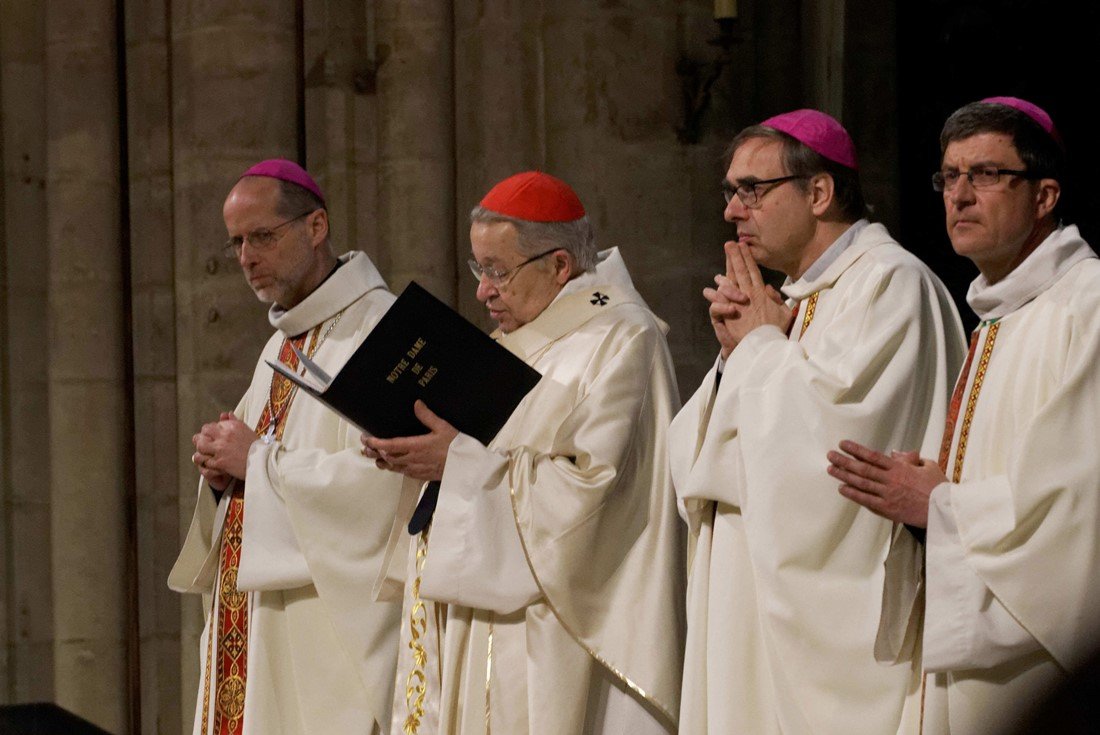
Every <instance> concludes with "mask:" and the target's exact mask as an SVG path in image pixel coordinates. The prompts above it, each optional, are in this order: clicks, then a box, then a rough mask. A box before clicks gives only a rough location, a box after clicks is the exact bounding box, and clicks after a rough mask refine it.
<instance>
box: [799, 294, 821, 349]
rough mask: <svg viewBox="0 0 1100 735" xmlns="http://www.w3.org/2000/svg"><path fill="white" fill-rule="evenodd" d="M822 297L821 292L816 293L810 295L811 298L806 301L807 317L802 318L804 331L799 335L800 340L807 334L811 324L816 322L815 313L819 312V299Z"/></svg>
mask: <svg viewBox="0 0 1100 735" xmlns="http://www.w3.org/2000/svg"><path fill="white" fill-rule="evenodd" d="M820 295H821V292H820V291H814V292H813V293H812V294H810V298H809V299H807V300H806V315H805V316H804V317H802V329H801V330H800V331H799V333H798V338H799V339H802V335H804V334H806V329H807V328H808V327H809V326H810V322H812V321H813V320H814V312H815V311H816V310H817V297H818V296H820Z"/></svg>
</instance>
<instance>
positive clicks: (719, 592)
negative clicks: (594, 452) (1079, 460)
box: [670, 224, 964, 735]
mask: <svg viewBox="0 0 1100 735" xmlns="http://www.w3.org/2000/svg"><path fill="white" fill-rule="evenodd" d="M815 271H820V272H817V273H816V275H812V276H811V277H810V278H809V279H805V278H804V279H801V280H799V281H796V282H794V283H788V284H787V285H785V286H784V287H783V291H784V293H785V294H786V295H787V296H788V297H790V298H792V299H794V300H795V301H797V302H798V310H797V313H796V318H795V322H794V328H793V329H792V330H791V334H790V335H789V336H787V335H784V334H783V332H781V331H780V330H779V329H776V328H775V327H771V326H766V327H760V328H758V329H755V330H753V331H752V332H750V333H749V334H748V335H747V336H746V337H745V338H744V339H743V340H742V341H741V343H740V344H738V346H737V347H736V348H735V349H734V350H733V351H732V353H731V354H730V357H729V359H728V360H727V361H726V364H725V366H724V370H723V373H722V375H721V377H720V379H719V378H718V376H717V375H716V370H712V371H711V373H710V374H709V375H708V376H707V377H706V378H705V379H704V381H703V384H702V385H701V386H700V388H699V390H698V391H697V392H696V393H695V395H694V396H693V397H692V398H691V400H690V401H689V402H688V403H687V405H685V407H684V409H683V410H682V411H681V412H680V414H679V415H678V416H677V417H676V420H675V421H674V422H673V425H672V428H671V431H670V434H671V437H672V443H671V453H670V459H671V463H672V474H673V481H674V484H675V486H676V493H677V496H678V498H679V502H680V507H681V512H682V514H683V515H684V518H685V519H686V521H687V523H688V527H689V530H690V533H691V540H692V542H693V554H692V559H691V563H690V573H689V579H688V598H687V599H688V602H687V607H688V640H687V651H686V654H685V667H684V687H683V696H682V699H681V719H680V723H681V724H680V731H681V732H683V733H692V734H693V735H694V734H696V733H752V734H753V735H767V734H768V733H785V734H786V735H797V734H801V733H837V734H841V733H843V734H844V735H851V734H852V733H866V734H867V735H885V734H887V733H895V732H897V731H898V730H899V728H900V727H901V725H902V722H903V719H905V718H908V717H912V718H914V719H915V718H916V716H917V714H918V712H917V710H918V709H919V703H918V702H917V696H918V695H919V670H918V669H916V668H915V666H914V664H913V662H912V661H910V660H901V661H900V662H899V663H898V665H894V666H890V667H887V666H883V665H881V664H879V663H878V662H877V661H876V657H875V640H876V632H877V629H878V627H879V620H880V611H881V610H882V606H883V600H884V595H885V591H884V583H885V576H886V575H885V571H884V565H885V564H886V563H887V561H888V555H889V557H890V559H891V563H905V562H909V563H912V560H914V559H917V560H918V561H919V546H918V545H917V543H916V541H915V539H914V538H913V537H912V536H911V534H910V533H909V531H908V530H906V529H904V528H902V527H895V526H894V525H893V524H891V523H890V522H889V521H886V520H884V519H882V518H881V517H879V516H876V515H874V514H873V513H871V512H870V511H868V510H865V509H863V508H861V507H860V506H858V505H856V504H855V503H852V502H850V501H848V500H846V499H844V498H843V497H841V496H840V495H839V494H838V492H837V486H838V483H837V482H836V481H835V480H833V479H832V478H831V477H829V475H828V474H827V473H826V467H827V465H828V460H827V459H826V456H825V455H826V452H828V451H829V450H830V449H834V448H835V447H836V446H837V444H838V443H839V442H840V441H841V440H842V439H852V440H855V441H858V442H861V443H863V444H866V445H868V446H871V447H879V448H882V449H884V450H899V451H901V450H917V451H921V452H922V453H927V452H930V451H935V449H936V448H937V447H938V446H939V440H940V436H941V433H942V427H943V420H944V414H945V409H946V405H947V401H948V398H949V394H950V391H951V381H952V380H953V378H954V376H955V373H956V372H957V371H958V369H959V366H960V364H961V361H962V356H963V348H964V341H963V338H962V330H961V325H960V323H959V319H958V315H957V313H956V311H955V308H954V305H953V304H952V302H951V298H950V296H949V295H948V293H947V291H946V289H945V288H944V287H943V285H942V284H941V283H940V282H939V280H938V279H936V277H935V276H934V275H932V273H931V272H930V271H929V270H928V269H927V268H926V267H925V266H924V265H923V264H922V263H920V261H918V260H917V259H916V258H914V257H913V256H912V255H911V254H909V253H907V252H906V251H905V250H903V249H902V248H901V247H900V246H898V245H897V243H895V242H894V241H893V240H892V239H891V238H890V236H889V234H888V233H887V232H886V230H885V228H883V227H882V226H881V225H877V224H869V225H866V226H864V227H862V229H859V230H858V232H856V234H855V236H854V238H853V239H852V241H851V243H850V244H849V245H848V246H847V247H846V248H844V249H843V250H842V251H841V252H840V253H839V254H836V255H835V258H834V259H833V260H832V261H831V262H830V263H828V265H827V266H826V267H824V268H818V269H812V270H811V273H812V274H813V273H815ZM903 592H906V593H907V594H908V599H906V600H903V601H902V603H901V604H903V605H905V606H907V607H908V608H911V607H912V606H914V605H915V604H917V600H916V597H915V591H914V590H912V589H909V590H904V591H903ZM885 596H886V597H889V598H891V599H892V598H896V597H897V596H898V595H896V594H892V595H885ZM911 657H912V651H911V650H906V651H904V652H901V651H899V652H898V655H897V658H898V659H907V658H911Z"/></svg>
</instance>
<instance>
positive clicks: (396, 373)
mask: <svg viewBox="0 0 1100 735" xmlns="http://www.w3.org/2000/svg"><path fill="white" fill-rule="evenodd" d="M408 366H409V361H408V360H406V359H405V358H404V357H402V358H401V362H399V363H397V364H396V365H394V366H393V370H391V371H390V374H389V375H388V376H386V382H387V383H396V382H397V379H398V378H400V377H401V373H403V372H405V368H407V367H408Z"/></svg>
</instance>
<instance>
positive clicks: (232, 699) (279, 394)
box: [203, 325, 321, 735]
mask: <svg viewBox="0 0 1100 735" xmlns="http://www.w3.org/2000/svg"><path fill="white" fill-rule="evenodd" d="M320 331H321V330H320V325H318V326H317V327H316V328H314V329H313V330H311V332H312V338H311V339H310V342H309V350H308V353H309V354H310V355H312V354H313V353H314V352H315V351H316V348H317V344H318V342H317V340H318V336H319V334H320ZM307 336H309V333H307V334H302V335H300V336H298V337H295V338H293V339H290V338H288V339H285V340H283V345H282V348H281V349H280V351H279V359H280V360H282V361H283V362H284V363H286V364H288V365H290V366H291V367H296V366H297V364H298V360H297V357H296V356H295V355H294V351H293V350H292V349H291V347H290V345H291V343H292V342H293V343H294V346H295V347H297V348H298V349H299V350H301V349H303V348H304V347H305V346H306V338H307ZM292 387H293V386H292V384H291V382H290V381H289V380H287V379H286V378H284V377H283V376H282V375H280V374H278V373H274V374H273V375H272V376H271V388H270V390H269V394H268V401H267V405H266V406H264V409H263V411H262V412H261V414H260V418H259V421H257V422H256V427H255V431H256V434H257V435H263V434H264V432H265V431H266V430H269V429H274V431H273V432H270V433H271V435H272V436H273V437H274V438H275V439H276V440H281V439H282V437H283V429H284V428H285V426H286V422H285V420H280V419H284V418H285V417H286V415H287V412H288V411H289V410H290V404H291V403H292V402H293V400H294V396H295V393H296V391H294V390H292ZM243 533H244V486H243V484H236V485H235V486H234V487H233V489H232V490H231V491H230V496H229V507H228V509H227V511H226V515H225V521H224V526H223V530H222V539H221V563H220V564H219V570H218V577H217V584H216V585H215V595H214V605H215V608H214V613H216V614H212V615H211V624H210V636H211V649H213V640H212V639H213V638H214V637H215V636H216V637H217V640H218V642H217V651H216V653H214V651H213V650H210V651H209V652H208V658H207V670H206V681H205V682H204V684H203V735H205V733H206V725H207V718H208V716H209V712H210V698H209V689H210V679H211V678H212V677H211V674H214V677H213V678H214V682H215V683H214V702H213V705H214V723H213V731H214V734H215V735H241V733H242V732H243V729H244V699H245V682H246V681H247V674H248V631H249V610H248V603H249V595H248V593H247V592H240V591H239V590H238V589H237V572H238V570H239V568H240V561H241V546H242V540H243ZM210 654H214V655H213V656H210ZM211 659H214V660H213V661H212V660H211Z"/></svg>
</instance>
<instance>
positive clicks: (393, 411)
mask: <svg viewBox="0 0 1100 735" xmlns="http://www.w3.org/2000/svg"><path fill="white" fill-rule="evenodd" d="M298 359H299V361H300V365H301V366H302V367H303V368H304V371H303V375H298V374H297V373H296V372H295V371H294V370H292V369H290V367H288V366H287V365H284V364H282V363H275V362H272V361H270V360H268V361H267V364H268V365H270V366H271V367H272V368H273V369H274V370H277V371H278V372H280V373H282V374H283V375H285V376H286V377H287V378H289V379H290V380H292V381H294V382H295V383H297V384H298V386H299V387H300V388H301V390H303V391H305V392H307V393H309V394H310V395H312V396H314V397H315V398H317V399H318V400H319V401H321V402H322V403H324V404H325V405H327V406H328V407H329V408H331V409H332V410H333V411H336V413H338V414H340V415H341V416H343V417H344V418H346V419H347V420H348V421H350V422H351V423H353V424H355V425H356V426H357V427H359V428H360V429H362V430H363V431H365V432H367V433H369V434H373V435H374V436H377V437H382V438H390V437H395V436H413V435H417V434H425V433H427V428H426V427H424V425H423V424H421V423H420V421H418V420H417V418H416V415H415V414H414V413H413V403H415V402H416V400H417V399H418V398H419V399H421V400H423V401H424V403H425V404H427V406H428V408H430V409H431V410H432V411H434V412H435V413H436V414H437V415H438V416H440V417H441V418H443V419H445V420H446V421H447V422H448V423H450V424H451V425H452V426H454V427H455V428H457V429H458V430H459V431H461V432H462V433H464V434H468V435H469V436H472V437H474V438H475V439H477V440H478V441H480V442H481V443H482V444H488V443H489V442H490V441H492V439H493V437H494V436H496V433H497V432H498V431H499V430H500V428H501V427H502V426H504V423H505V422H506V421H507V420H508V417H509V416H511V415H512V412H513V411H514V410H515V408H516V406H517V405H519V402H520V401H521V400H523V397H524V396H526V395H527V393H528V392H529V391H530V390H531V389H532V388H534V387H535V384H536V383H538V382H539V379H540V378H541V377H542V376H541V375H540V374H539V372H538V371H537V370H535V369H534V368H532V367H531V366H529V365H528V364H527V363H525V362H523V360H520V359H519V358H518V357H516V356H515V355H513V354H512V353H511V352H509V351H508V350H506V349H504V348H503V347H501V346H500V345H498V344H497V343H496V342H495V341H494V340H493V339H492V338H491V337H489V336H488V335H487V334H485V333H484V332H482V331H481V330H480V329H478V328H477V327H476V326H474V325H473V324H471V323H470V322H468V321H466V320H465V319H464V318H463V317H462V316H461V315H460V314H459V313H458V312H456V311H454V310H453V309H451V308H450V307H449V306H447V305H446V304H444V303H443V302H442V301H440V300H439V299H437V298H435V297H434V296H432V295H431V294H430V293H428V292H427V291H426V290H424V288H423V287H421V286H420V285H419V284H417V283H416V282H415V281H414V282H412V283H410V284H409V285H408V287H407V288H406V289H405V290H404V291H402V292H401V295H400V296H399V297H398V298H397V301H395V302H394V303H393V305H392V306H391V307H390V308H389V310H388V311H387V312H386V313H385V314H384V315H383V316H382V319H381V320H379V322H378V324H377V325H375V327H374V329H373V330H371V332H370V334H368V335H367V337H366V339H364V340H363V343H362V344H361V345H360V346H359V348H358V349H357V350H356V351H355V353H354V354H352V356H351V357H350V358H349V359H348V361H347V362H346V363H344V365H343V367H341V368H340V370H339V372H338V373H337V374H336V375H334V376H332V377H329V375H328V374H327V373H326V372H325V371H324V369H323V368H321V367H320V366H318V365H317V364H316V363H313V362H312V361H310V360H309V359H308V358H306V357H305V356H304V355H302V354H301V353H300V352H299V353H298Z"/></svg>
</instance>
